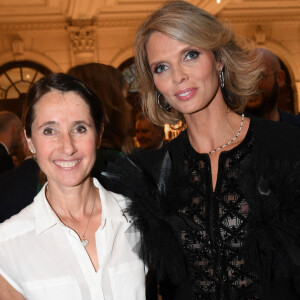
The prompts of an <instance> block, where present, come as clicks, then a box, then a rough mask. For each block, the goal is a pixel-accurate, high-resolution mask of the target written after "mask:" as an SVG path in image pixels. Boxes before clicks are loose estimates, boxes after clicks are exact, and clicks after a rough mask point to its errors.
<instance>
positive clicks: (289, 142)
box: [251, 117, 300, 157]
mask: <svg viewBox="0 0 300 300" xmlns="http://www.w3.org/2000/svg"><path fill="white" fill-rule="evenodd" d="M251 122H252V123H253V128H254V136H255V139H256V140H257V141H258V142H259V145H260V148H261V149H263V150H264V151H266V152H267V153H270V154H272V155H276V154H278V155H285V154H286V155H295V156H296V157H299V155H300V151H299V150H300V130H299V129H298V128H297V127H295V126H293V125H291V124H288V123H285V122H276V121H270V120H265V119H262V118H255V117H251Z"/></svg>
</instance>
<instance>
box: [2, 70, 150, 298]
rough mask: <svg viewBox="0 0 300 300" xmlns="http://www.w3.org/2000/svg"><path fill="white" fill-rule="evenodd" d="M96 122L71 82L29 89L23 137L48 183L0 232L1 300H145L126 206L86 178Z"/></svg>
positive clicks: (59, 78)
mask: <svg viewBox="0 0 300 300" xmlns="http://www.w3.org/2000/svg"><path fill="white" fill-rule="evenodd" d="M102 122H103V111H102V105H101V102H100V101H99V99H98V97H97V96H96V94H95V93H93V91H92V90H90V89H88V88H87V87H85V86H84V84H83V83H82V82H79V81H78V80H77V79H75V78H74V77H72V76H69V75H66V74H62V73H59V74H52V75H49V76H47V77H44V78H42V79H40V80H39V81H38V82H37V83H35V84H34V85H33V86H32V88H31V89H30V91H29V93H28V96H27V109H26V110H25V116H24V126H25V131H26V137H27V141H28V146H29V149H30V151H31V153H33V155H34V156H35V158H36V160H37V162H38V164H39V166H40V168H41V170H42V171H43V172H44V174H45V176H46V178H47V182H46V184H45V185H44V186H43V188H42V190H41V191H40V192H39V194H38V195H37V196H36V197H35V199H34V202H33V203H32V204H30V205H29V206H27V207H26V208H25V209H24V210H22V211H21V212H20V213H19V214H17V215H15V216H14V217H12V218H10V219H9V220H7V221H5V222H4V223H2V224H1V225H0V299H14V300H18V299H25V298H26V299H28V300H30V299H44V300H48V299H49V300H50V299H51V300H53V299H57V300H74V299H78V300H79V299H81V300H91V299H114V300H117V299H126V300H140V299H145V287H144V281H145V269H144V265H143V263H142V261H141V260H139V258H138V255H137V253H136V252H135V251H136V249H134V248H136V247H137V243H138V240H139V234H138V233H137V231H136V230H135V229H134V227H133V226H132V224H131V223H130V218H129V216H128V217H127V216H126V215H125V214H124V210H125V209H126V205H125V204H126V203H125V198H124V197H122V196H121V195H117V194H113V193H111V192H108V191H107V190H105V189H104V188H103V187H102V185H101V184H100V183H99V182H98V181H97V180H96V179H93V178H91V177H90V172H91V169H92V167H93V165H94V162H95V159H96V148H97V147H98V146H99V145H100V143H101V136H102V131H103V123H102Z"/></svg>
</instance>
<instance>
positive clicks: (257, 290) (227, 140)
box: [107, 1, 300, 300]
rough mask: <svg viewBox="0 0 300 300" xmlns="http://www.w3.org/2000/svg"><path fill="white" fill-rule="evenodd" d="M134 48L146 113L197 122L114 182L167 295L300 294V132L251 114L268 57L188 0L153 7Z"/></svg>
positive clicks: (116, 171) (120, 167)
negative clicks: (127, 202) (246, 111)
mask: <svg viewBox="0 0 300 300" xmlns="http://www.w3.org/2000/svg"><path fill="white" fill-rule="evenodd" d="M135 50H136V75H137V79H138V82H139V91H140V93H141V97H142V101H143V107H144V111H145V113H146V114H147V115H148V117H149V118H150V119H151V120H152V121H153V122H155V123H156V124H158V125H163V124H164V123H166V122H167V123H171V124H176V123H177V122H178V121H182V122H183V124H184V125H185V126H186V130H185V131H183V132H182V133H181V134H180V135H179V136H178V137H177V138H176V139H174V140H173V141H171V142H170V143H168V144H167V145H165V146H164V147H163V148H162V149H159V150H156V151H148V152H146V153H142V154H139V153H137V154H135V155H132V156H131V157H130V158H125V159H124V163H123V164H122V161H119V162H118V164H117V166H112V167H111V169H110V171H109V173H108V174H110V176H109V177H107V178H109V179H110V180H111V179H112V181H110V182H108V183H107V186H108V187H109V188H110V189H112V190H118V191H119V192H121V193H123V194H124V195H126V196H128V197H130V198H132V200H133V205H132V206H131V208H130V213H131V214H132V215H133V216H134V217H135V220H136V224H137V225H138V227H139V228H140V230H141V232H142V237H143V240H142V241H143V243H142V252H141V255H142V257H143V258H144V260H145V261H146V262H147V263H148V264H149V265H154V266H155V268H156V270H157V274H158V277H159V279H165V280H166V279H169V281H170V282H171V283H169V287H168V288H167V289H166V290H167V292H166V293H165V298H164V299H182V300H183V299H184V300H187V299H193V300H194V299H230V300H234V299H285V298H286V299H299V297H300V291H299V286H300V285H299V278H300V276H299V275H300V272H299V266H300V259H299V252H300V248H299V241H300V239H299V237H300V235H299V234H300V230H299V228H300V225H299V219H300V209H299V208H300V196H299V194H300V191H299V190H300V188H299V187H300V184H299V183H300V176H299V175H300V170H299V169H300V151H299V150H300V132H299V131H298V130H297V129H296V128H293V127H290V126H288V125H285V124H280V123H278V122H277V123H276V122H270V121H265V120H262V119H256V118H250V117H247V116H245V115H244V114H242V112H243V109H244V107H245V103H246V99H247V97H248V96H249V95H251V94H253V93H254V92H255V91H256V88H257V83H258V81H259V79H260V77H261V72H262V71H263V70H262V69H261V68H260V67H259V65H260V58H259V57H257V56H253V55H252V54H251V52H250V51H248V50H247V49H244V48H243V47H242V46H241V44H239V45H238V44H237V42H236V39H235V36H234V33H233V31H232V29H231V28H230V26H229V25H228V24H227V25H223V24H222V23H221V22H219V21H218V20H217V19H216V18H214V17H213V16H211V15H210V14H208V13H207V12H206V11H204V10H202V9H200V8H198V7H196V6H194V5H192V4H190V3H188V2H184V1H172V2H168V3H166V4H165V5H164V6H163V7H162V8H161V9H159V10H157V11H155V12H154V13H153V14H152V15H151V16H150V17H149V18H148V19H147V20H146V21H145V22H144V23H143V24H142V25H141V27H140V28H139V30H138V32H137V38H136V49H135ZM135 172H136V174H137V175H135V176H134V174H135ZM128 174H133V175H131V176H128ZM112 175H113V176H112ZM165 284H166V283H164V284H162V285H161V287H166V285H165Z"/></svg>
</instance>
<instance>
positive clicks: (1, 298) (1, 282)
mask: <svg viewBox="0 0 300 300" xmlns="http://www.w3.org/2000/svg"><path fill="white" fill-rule="evenodd" d="M7 299H11V300H25V298H24V297H23V296H22V295H21V294H20V293H19V292H17V291H16V290H15V289H14V288H13V287H12V286H11V285H10V284H9V283H8V282H7V281H6V280H5V279H4V278H3V277H2V276H1V275H0V300H7Z"/></svg>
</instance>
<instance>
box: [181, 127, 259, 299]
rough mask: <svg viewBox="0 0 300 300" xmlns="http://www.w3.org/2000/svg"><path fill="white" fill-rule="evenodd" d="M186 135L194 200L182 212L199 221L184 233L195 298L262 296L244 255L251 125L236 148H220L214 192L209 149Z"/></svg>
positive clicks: (250, 156) (251, 150)
mask: <svg viewBox="0 0 300 300" xmlns="http://www.w3.org/2000/svg"><path fill="white" fill-rule="evenodd" d="M185 134H186V133H185ZM184 140H185V151H184V163H185V172H186V174H187V175H188V180H189V186H190V195H191V202H190V204H189V205H188V206H186V207H185V208H183V209H181V210H180V213H181V214H183V215H184V216H185V217H188V218H189V219H191V220H193V222H194V223H195V224H196V225H197V226H191V227H190V229H186V228H185V229H184V230H181V231H180V232H179V235H180V241H181V243H182V246H183V249H184V252H185V256H186V258H187V264H188V270H189V273H190V274H191V276H192V279H193V290H194V299H203V300H204V299H216V300H221V299H230V300H234V299H249V300H250V299H259V297H258V294H259V290H260V289H259V284H258V282H257V280H256V278H255V276H254V275H253V274H252V273H251V272H250V271H248V270H247V268H246V266H245V264H244V260H243V257H242V248H243V246H244V244H245V238H246V232H247V217H248V215H249V205H248V203H247V202H246V200H245V197H243V194H242V192H241V190H240V187H239V183H238V178H239V176H240V174H239V170H240V169H241V168H240V167H241V166H242V165H243V169H244V166H245V165H247V164H251V163H253V132H252V128H251V126H250V127H249V130H248V133H247V135H246V137H245V138H244V140H243V141H242V142H241V143H240V144H239V145H238V146H237V147H235V148H233V149H231V150H229V151H223V152H222V153H220V157H219V171H218V178H217V183H216V187H215V191H213V188H212V178H211V166H210V159H209V156H208V154H199V153H197V152H196V151H195V150H194V149H193V148H192V147H191V145H190V143H189V140H188V137H187V134H186V135H185V138H184ZM195 227H196V228H195Z"/></svg>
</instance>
